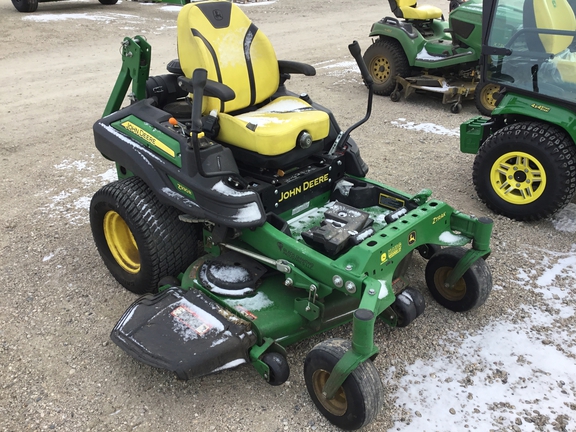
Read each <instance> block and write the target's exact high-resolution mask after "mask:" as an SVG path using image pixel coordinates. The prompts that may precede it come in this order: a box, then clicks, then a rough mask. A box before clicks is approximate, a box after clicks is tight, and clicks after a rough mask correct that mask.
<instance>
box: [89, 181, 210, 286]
mask: <svg viewBox="0 0 576 432" xmlns="http://www.w3.org/2000/svg"><path fill="white" fill-rule="evenodd" d="M90 225H91V228H92V235H93V237H94V241H95V243H96V247H97V249H98V252H99V253H100V256H101V257H102V259H103V260H104V264H106V267H108V270H109V271H110V273H112V275H113V276H114V278H116V280H117V281H118V282H119V283H120V284H122V286H124V288H126V289H127V290H129V291H132V292H134V293H136V294H144V293H147V292H155V291H157V290H158V283H159V281H160V280H161V279H162V278H164V277H166V276H178V274H179V273H181V272H183V271H184V270H185V269H186V267H187V266H188V265H190V264H191V263H192V262H193V261H194V260H195V259H196V258H197V257H198V252H199V246H198V239H199V236H200V228H199V226H198V225H193V224H188V223H185V222H182V221H180V219H179V218H178V212H177V211H176V209H174V208H173V207H169V206H166V205H164V204H162V203H161V202H160V201H159V200H158V198H156V196H155V195H154V193H153V192H152V191H151V190H150V188H148V186H147V185H146V183H144V181H143V180H141V179H140V178H138V177H130V178H127V179H123V180H118V181H116V182H113V183H110V184H108V185H106V186H104V187H102V188H101V189H100V190H99V191H98V192H96V194H94V197H92V202H91V204H90Z"/></svg>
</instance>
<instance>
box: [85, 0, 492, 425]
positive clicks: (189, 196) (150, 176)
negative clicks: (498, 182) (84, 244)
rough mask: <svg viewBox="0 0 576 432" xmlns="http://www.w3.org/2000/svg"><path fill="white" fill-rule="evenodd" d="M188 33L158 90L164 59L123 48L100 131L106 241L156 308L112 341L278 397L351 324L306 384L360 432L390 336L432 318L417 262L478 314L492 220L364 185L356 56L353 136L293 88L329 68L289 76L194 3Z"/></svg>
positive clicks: (132, 311)
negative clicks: (295, 363)
mask: <svg viewBox="0 0 576 432" xmlns="http://www.w3.org/2000/svg"><path fill="white" fill-rule="evenodd" d="M177 33H178V55H179V56H178V59H177V60H174V61H172V62H170V63H169V64H168V67H167V68H168V72H169V73H168V74H165V75H159V76H152V77H150V76H149V69H150V60H151V47H150V45H149V44H148V43H147V42H146V40H144V39H143V38H142V37H139V36H136V37H134V38H125V39H124V41H123V43H122V48H121V53H122V69H121V71H120V75H119V76H118V79H117V81H116V85H115V87H114V90H113V92H112V95H111V96H110V99H109V102H108V105H107V106H106V109H105V112H104V116H103V117H102V118H101V119H99V120H98V121H97V122H96V123H95V124H94V138H95V143H96V147H97V149H98V150H99V151H100V152H101V153H102V155H103V156H104V157H106V158H108V159H109V160H111V161H114V162H115V164H116V167H117V172H118V177H119V179H118V180H117V181H114V182H112V183H110V184H108V185H105V186H104V187H102V188H101V189H100V190H99V191H98V192H96V193H95V195H94V196H93V198H92V202H91V206H90V224H91V228H92V233H93V236H94V240H95V243H96V246H97V249H98V251H99V253H100V255H101V257H102V259H103V261H104V263H105V265H106V266H107V267H108V269H109V271H110V272H111V274H112V275H113V276H114V277H115V278H116V280H117V281H118V282H119V283H120V284H121V285H123V286H124V287H125V288H126V289H128V290H130V291H132V292H134V293H137V294H141V295H142V296H141V297H140V298H138V299H137V300H136V301H135V302H134V303H133V304H132V305H131V306H130V307H129V308H128V309H127V311H126V312H125V313H124V315H123V316H122V317H121V319H120V320H119V321H118V323H117V324H116V326H115V327H114V329H113V330H112V333H111V338H112V340H113V341H114V342H115V343H116V344H117V345H118V346H119V347H120V348H121V349H123V350H124V351H126V352H127V353H128V354H129V355H131V356H133V357H134V358H136V359H138V360H140V361H142V362H143V363H146V364H148V365H151V366H154V367H158V368H163V369H166V370H169V371H172V372H174V373H175V374H176V375H177V376H178V377H179V378H181V379H189V378H194V377H199V376H202V375H206V374H210V373H215V372H220V371H223V370H225V369H230V368H234V367H236V366H238V365H241V364H243V363H251V364H252V365H253V366H254V368H255V369H256V371H257V372H258V373H259V374H260V375H261V376H262V377H263V378H264V380H265V381H266V382H268V383H269V384H271V385H281V384H282V383H284V382H285V381H286V380H287V379H288V376H289V373H290V370H289V365H288V362H287V360H286V348H287V347H288V346H289V345H290V344H293V343H296V342H299V341H302V340H303V339H305V338H308V337H311V336H313V335H316V334H320V333H322V332H324V331H326V330H329V329H332V328H334V327H337V326H340V325H343V324H346V323H350V322H351V323H352V336H351V340H344V339H329V340H326V341H324V342H321V343H319V344H318V345H316V346H315V347H314V348H313V349H312V350H311V351H310V352H309V353H308V355H307V356H306V359H305V361H304V370H303V374H304V380H305V382H306V387H307V389H308V392H309V394H310V397H311V399H312V401H313V402H314V404H315V405H316V406H317V407H318V409H319V411H320V412H321V413H322V414H323V415H324V416H325V417H326V418H327V419H328V420H329V421H330V422H332V423H334V424H335V425H337V426H339V427H341V428H343V429H348V430H352V429H358V428H360V427H362V426H363V425H366V424H368V423H370V422H371V421H372V420H373V419H374V418H375V417H376V415H377V414H378V412H379V410H380V409H381V407H382V403H383V388H382V383H381V382H380V378H379V374H378V371H377V370H376V368H375V366H374V364H373V363H372V360H374V358H375V357H376V356H377V354H378V352H379V348H378V346H377V345H376V341H375V340H374V327H375V325H376V323H377V321H381V322H383V323H385V324H387V325H390V326H392V327H403V326H407V325H408V324H410V322H412V321H413V320H414V319H416V317H418V316H419V315H421V314H422V312H423V311H424V307H425V304H424V296H423V294H422V293H421V292H420V291H419V290H418V289H417V288H415V287H414V286H410V285H409V281H408V280H407V277H406V271H407V269H408V267H409V265H410V261H411V258H412V256H413V255H415V254H413V252H414V251H417V252H418V253H419V254H420V256H421V257H422V258H423V259H425V260H427V264H426V268H425V275H424V276H425V278H424V279H425V284H426V286H427V287H428V289H429V291H430V293H431V295H432V297H433V298H434V299H435V300H436V301H437V302H439V303H440V304H441V305H443V306H444V307H446V308H448V309H450V310H453V311H456V312H465V311H469V310H471V309H474V308H477V307H479V306H481V305H482V304H483V303H484V302H485V301H486V299H487V297H488V295H489V293H490V290H491V288H492V277H491V273H490V270H489V268H488V266H487V264H486V262H485V259H486V258H487V257H488V256H489V254H490V236H491V231H492V221H491V220H490V219H488V218H478V219H477V218H475V217H472V216H468V215H465V214H463V213H461V212H458V211H456V210H454V209H453V208H452V207H450V206H449V205H448V204H446V203H444V202H441V201H439V200H435V199H431V192H430V191H429V190H427V189H423V190H422V191H421V192H420V193H418V194H415V195H409V194H406V193H403V192H400V191H398V190H396V189H394V188H392V187H389V186H386V185H383V184H381V183H378V182H376V181H373V180H370V179H369V178H367V177H366V174H367V172H368V167H367V165H366V164H365V163H364V161H363V160H362V158H361V157H360V152H359V148H358V145H357V144H356V143H355V142H354V140H353V139H352V138H351V136H350V134H351V132H352V131H353V130H354V129H355V128H356V127H358V126H360V125H361V124H362V123H364V122H366V121H367V120H368V118H369V116H370V111H371V105H372V104H371V103H372V94H373V93H372V90H371V87H372V83H371V78H370V75H369V74H368V71H367V69H366V66H365V65H364V63H363V61H362V56H361V51H360V46H359V45H358V43H356V42H355V43H353V44H351V45H350V46H349V49H350V52H351V54H352V56H353V57H354V58H355V59H356V62H357V64H358V66H359V68H360V70H361V72H362V76H363V79H364V81H365V82H366V84H367V86H368V89H369V92H368V98H369V99H368V108H367V112H366V114H365V115H364V118H363V119H361V120H360V121H358V122H357V123H355V124H354V125H353V126H351V127H350V128H348V129H347V130H342V129H340V127H339V126H338V123H337V122H336V119H335V118H334V115H333V114H332V113H331V112H330V110H328V109H326V108H324V107H323V106H321V105H320V104H318V103H317V102H315V101H313V100H312V98H311V97H310V96H308V95H307V94H299V95H298V94H295V93H292V92H290V91H288V90H287V89H286V86H285V82H286V80H288V79H289V78H290V76H291V74H303V75H306V76H311V75H314V74H315V69H314V68H313V67H312V66H310V65H308V64H304V63H300V62H295V61H286V60H277V58H276V54H275V52H274V50H273V48H272V45H271V43H270V41H269V40H268V39H267V38H266V36H265V35H264V34H263V33H262V32H261V31H260V30H258V28H257V27H256V25H255V24H254V23H252V22H251V21H250V20H249V19H248V17H247V16H246V15H245V14H244V13H243V12H242V10H241V9H240V8H239V7H238V6H237V5H235V4H233V3H231V2H228V1H205V2H195V3H190V4H188V5H186V6H184V7H182V9H181V11H180V13H179V15H178V23H177ZM223 42H224V43H223ZM130 83H132V93H131V95H130V96H131V101H132V103H131V104H130V105H128V106H126V107H124V108H121V104H122V101H123V100H124V97H125V96H126V93H127V91H128V89H129V86H130Z"/></svg>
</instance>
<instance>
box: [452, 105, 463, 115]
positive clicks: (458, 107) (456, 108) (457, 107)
mask: <svg viewBox="0 0 576 432" xmlns="http://www.w3.org/2000/svg"><path fill="white" fill-rule="evenodd" d="M460 111H462V104H461V103H455V104H453V105H452V106H451V107H450V112H451V113H452V114H458V113H459V112H460Z"/></svg>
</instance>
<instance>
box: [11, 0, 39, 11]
mask: <svg viewBox="0 0 576 432" xmlns="http://www.w3.org/2000/svg"><path fill="white" fill-rule="evenodd" d="M12 4H13V5H14V7H15V8H16V9H17V10H18V12H35V11H36V9H38V0H12Z"/></svg>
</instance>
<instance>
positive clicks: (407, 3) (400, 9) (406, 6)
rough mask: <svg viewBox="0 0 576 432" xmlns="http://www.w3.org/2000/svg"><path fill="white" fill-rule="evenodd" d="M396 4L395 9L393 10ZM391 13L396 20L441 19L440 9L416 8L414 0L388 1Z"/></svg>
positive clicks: (430, 7) (428, 6)
mask: <svg viewBox="0 0 576 432" xmlns="http://www.w3.org/2000/svg"><path fill="white" fill-rule="evenodd" d="M394 3H396V8H394ZM390 6H392V11H393V12H394V14H395V15H396V16H397V17H398V18H404V19H412V20H431V19H438V18H441V17H442V9H440V8H438V7H436V6H430V5H424V6H418V3H417V2H416V1H414V0H390Z"/></svg>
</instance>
